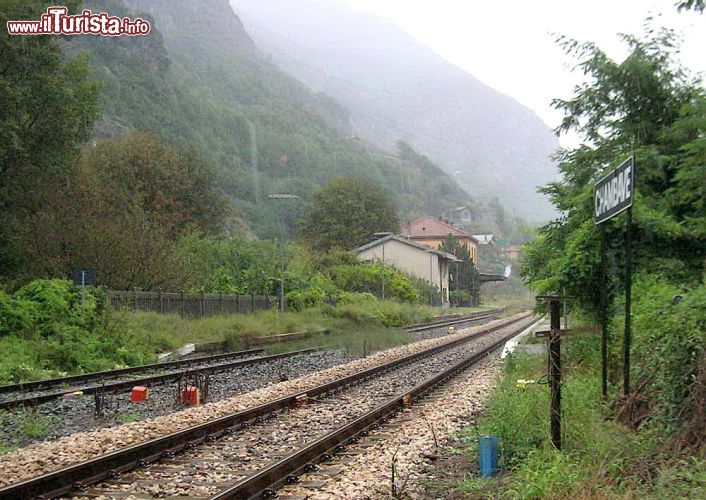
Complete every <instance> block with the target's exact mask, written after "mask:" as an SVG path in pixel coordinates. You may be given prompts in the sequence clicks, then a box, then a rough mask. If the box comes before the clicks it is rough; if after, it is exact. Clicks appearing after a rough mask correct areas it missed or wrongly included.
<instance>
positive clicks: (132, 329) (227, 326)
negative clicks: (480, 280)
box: [116, 301, 435, 355]
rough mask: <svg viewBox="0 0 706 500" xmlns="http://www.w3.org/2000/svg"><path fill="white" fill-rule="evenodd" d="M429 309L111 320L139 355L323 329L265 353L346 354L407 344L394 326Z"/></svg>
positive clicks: (377, 305)
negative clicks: (319, 350)
mask: <svg viewBox="0 0 706 500" xmlns="http://www.w3.org/2000/svg"><path fill="white" fill-rule="evenodd" d="M434 314H435V310H434V309H432V308H429V307H425V306H418V305H412V304H402V303H398V302H392V301H385V302H374V303H366V304H348V305H341V306H321V307H317V308H312V309H306V310H304V311H301V312H286V313H284V314H280V313H278V312H277V311H259V312H257V313H255V314H249V315H245V314H232V315H226V316H214V317H211V318H203V319H193V320H183V319H181V318H180V317H179V316H176V315H161V314H154V313H125V314H123V315H121V316H120V317H118V318H117V319H116V321H117V325H118V327H119V328H120V329H121V331H123V332H124V333H125V335H126V336H127V338H128V341H129V344H130V345H132V346H135V348H137V349H139V350H141V351H152V352H156V351H167V350H171V349H174V348H176V347H179V346H181V345H183V344H185V343H189V342H220V341H225V342H227V345H228V346H229V347H230V348H231V349H244V348H247V347H248V346H249V345H250V344H251V343H252V342H253V340H254V339H255V338H256V337H260V336H265V335H274V334H278V333H292V332H305V331H308V332H311V331H320V330H326V331H327V333H325V334H323V333H317V334H314V335H312V336H311V337H309V338H306V339H303V340H300V341H295V342H288V343H284V344H273V345H271V346H269V347H268V351H270V352H281V351H284V350H292V349H301V348H306V347H329V348H339V349H343V350H345V351H347V352H348V353H350V354H352V355H362V354H365V353H367V352H371V351H376V350H380V349H385V348H388V347H392V346H395V345H400V344H404V343H407V342H410V341H411V337H410V336H409V335H407V334H406V333H404V332H402V331H401V330H400V329H399V328H398V327H399V326H403V325H406V324H412V323H418V322H424V321H429V320H430V319H431V318H432V317H433V316H434Z"/></svg>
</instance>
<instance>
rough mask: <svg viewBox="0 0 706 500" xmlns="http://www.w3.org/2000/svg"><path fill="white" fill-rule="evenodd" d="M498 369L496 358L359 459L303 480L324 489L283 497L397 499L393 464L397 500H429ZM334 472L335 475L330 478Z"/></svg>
mask: <svg viewBox="0 0 706 500" xmlns="http://www.w3.org/2000/svg"><path fill="white" fill-rule="evenodd" d="M499 367H500V362H499V359H498V357H497V356H494V357H493V358H489V359H486V360H485V361H483V362H481V364H479V365H477V366H476V367H474V368H471V369H470V370H469V371H467V372H465V373H464V374H463V375H462V376H461V377H459V378H457V379H455V380H454V381H453V384H450V385H449V386H447V387H446V388H444V389H442V390H441V391H437V392H435V393H434V394H433V396H432V399H430V400H426V401H423V402H422V403H421V404H420V405H418V406H414V407H412V408H410V409H408V410H404V411H402V412H400V413H399V414H398V415H397V416H396V417H395V418H393V419H391V420H390V421H389V422H388V423H387V424H386V425H384V426H382V427H381V428H379V429H378V430H376V431H374V432H371V433H370V435H369V436H368V437H366V438H365V439H363V440H361V442H360V443H359V444H358V445H354V446H352V447H350V448H349V450H348V451H349V452H354V453H356V452H357V453H359V454H356V455H351V454H349V455H347V456H346V457H344V459H341V458H336V459H335V460H334V461H333V462H330V463H329V464H327V465H322V467H321V468H320V470H319V471H317V472H315V473H311V474H306V475H305V476H304V477H302V478H301V480H302V482H303V483H304V484H306V483H307V482H309V481H325V484H324V485H323V486H322V487H321V488H319V489H314V490H311V489H307V488H304V487H302V486H300V485H293V486H286V487H285V488H283V489H282V490H281V491H280V495H281V496H282V498H287V497H289V496H290V495H291V496H297V495H308V498H311V499H316V500H324V499H326V500H329V499H339V498H346V499H351V500H362V499H371V498H393V496H392V482H391V470H392V465H393V463H394V466H395V471H396V481H395V483H396V488H397V489H396V494H397V497H396V498H412V499H424V498H429V496H428V492H427V489H426V485H427V483H428V482H429V481H431V480H433V479H434V473H435V472H434V468H433V461H434V460H435V459H436V457H437V456H438V454H439V450H440V449H443V447H444V446H445V445H446V444H447V443H448V442H449V441H450V440H451V439H452V436H453V435H454V434H455V433H456V432H458V431H459V430H460V429H462V428H464V427H467V426H469V425H471V424H472V423H473V422H474V421H475V418H476V415H478V414H479V413H480V412H481V411H482V409H483V407H484V404H485V401H486V400H487V398H488V396H489V394H490V392H491V390H492V388H493V387H494V383H495V381H496V379H497V376H498V374H499ZM437 443H438V447H437ZM333 471H335V474H329V473H330V472H333Z"/></svg>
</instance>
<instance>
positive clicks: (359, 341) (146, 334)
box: [0, 301, 479, 384]
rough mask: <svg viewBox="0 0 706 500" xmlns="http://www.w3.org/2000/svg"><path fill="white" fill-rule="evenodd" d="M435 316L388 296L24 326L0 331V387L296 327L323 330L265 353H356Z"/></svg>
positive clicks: (234, 345) (244, 342) (386, 343)
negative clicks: (251, 310) (289, 307)
mask: <svg viewBox="0 0 706 500" xmlns="http://www.w3.org/2000/svg"><path fill="white" fill-rule="evenodd" d="M75 307H79V306H75ZM474 310H479V309H474ZM471 311H472V310H471V309H469V310H464V311H463V312H464V313H465V312H471ZM451 312H453V311H451ZM438 314H440V310H439V309H434V308H431V307H427V306H422V305H415V304H406V303H399V302H394V301H383V302H378V301H365V302H361V303H354V304H342V305H337V306H330V305H325V306H321V307H317V308H312V309H307V310H304V311H301V312H287V313H284V314H279V313H278V312H276V311H260V312H257V313H255V314H250V315H245V314H233V315H224V316H214V317H209V318H203V319H190V320H185V319H182V318H180V317H179V316H178V315H160V314H154V313H132V312H124V313H106V315H105V317H103V318H101V320H100V321H94V322H92V323H89V322H85V323H86V324H85V325H83V324H82V329H71V328H68V327H64V326H63V325H62V326H61V328H59V327H55V328H53V329H52V330H49V331H41V330H39V329H26V330H25V331H23V332H18V333H11V334H10V335H6V336H4V337H3V336H0V352H3V356H2V357H0V384H3V383H13V382H19V381H26V380H37V379H42V378H48V377H56V376H63V375H67V374H74V373H83V372H90V371H98V370H106V369H111V368H119V367H123V366H131V365H138V364H143V363H150V362H153V361H154V359H155V356H156V354H157V353H160V352H165V351H171V350H174V349H176V348H178V347H181V346H182V345H184V344H187V343H192V342H194V343H202V342H221V341H226V342H227V343H228V345H229V347H230V348H231V349H242V348H247V347H248V346H249V345H250V343H251V341H252V339H254V338H255V337H259V336H265V335H272V334H277V333H290V332H300V331H315V330H327V331H328V332H329V333H327V334H317V335H313V336H312V337H310V338H307V339H304V340H301V341H298V342H292V343H286V344H278V345H273V346H271V347H269V348H268V350H269V351H270V352H280V351H283V350H292V349H300V348H305V347H329V348H338V349H343V350H345V351H346V352H348V353H349V354H351V355H355V356H360V355H364V354H366V353H370V352H373V351H376V350H380V349H385V348H388V347H392V346H395V345H400V344H404V343H407V342H410V341H411V340H412V339H411V337H410V336H409V335H407V334H406V333H404V332H402V331H401V330H400V329H399V327H400V326H404V325H409V324H414V323H420V322H426V321H430V320H432V319H433V317H434V316H436V315H438ZM92 324H94V325H95V326H94V327H91V326H90V325H92ZM91 328H93V329H91Z"/></svg>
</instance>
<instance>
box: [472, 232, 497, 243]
mask: <svg viewBox="0 0 706 500" xmlns="http://www.w3.org/2000/svg"><path fill="white" fill-rule="evenodd" d="M473 237H474V238H475V239H476V240H478V243H480V244H481V245H487V244H489V243H491V242H492V241H493V238H494V237H495V235H494V234H492V233H490V234H474V235H473Z"/></svg>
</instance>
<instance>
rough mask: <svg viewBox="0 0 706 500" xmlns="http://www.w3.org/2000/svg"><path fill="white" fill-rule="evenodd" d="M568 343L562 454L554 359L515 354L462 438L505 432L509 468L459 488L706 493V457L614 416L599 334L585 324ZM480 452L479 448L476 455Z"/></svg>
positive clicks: (551, 493)
mask: <svg viewBox="0 0 706 500" xmlns="http://www.w3.org/2000/svg"><path fill="white" fill-rule="evenodd" d="M563 347H564V348H565V349H564V352H565V353H564V355H563V359H562V364H563V369H564V384H563V388H562V410H563V419H562V421H563V429H562V431H563V434H562V441H563V443H562V444H563V450H562V452H561V453H560V452H557V451H556V450H555V449H554V448H553V447H552V446H551V444H550V439H549V422H548V421H549V415H548V413H549V412H548V409H549V389H548V386H547V385H546V384H544V383H542V382H544V381H545V380H544V379H545V372H546V357H545V355H542V356H537V355H535V356H531V355H528V354H522V353H518V354H515V355H513V356H512V357H511V358H509V359H508V361H507V363H506V364H505V368H504V370H505V371H504V374H503V377H502V380H501V382H500V383H499V386H498V387H497V389H496V390H495V391H494V393H493V395H492V397H491V399H490V401H489V404H488V410H487V413H486V415H485V416H484V417H483V418H482V420H481V421H480V422H479V423H478V426H477V428H470V429H467V430H465V431H464V432H463V433H462V436H461V440H462V441H465V442H467V443H477V436H478V435H479V434H492V435H496V436H498V437H499V439H500V443H501V446H500V448H501V468H502V471H503V472H502V473H501V474H500V476H499V477H498V478H496V479H490V480H483V479H480V478H477V477H476V478H471V479H468V480H466V481H463V482H461V483H459V484H458V489H459V490H460V491H461V492H463V493H466V494H467V495H468V496H469V497H471V498H513V499H514V498H523V499H525V498H569V497H579V498H616V497H619V498H703V492H704V488H706V461H705V460H704V457H700V458H699V457H691V458H684V457H682V458H678V457H670V456H665V455H663V454H660V453H659V450H660V445H661V443H662V442H663V436H660V435H658V433H656V432H652V431H651V430H650V429H648V428H645V429H642V430H640V431H639V432H638V431H632V430H630V429H628V428H626V427H624V426H622V425H620V424H618V423H616V422H615V421H613V420H612V419H611V417H612V415H611V410H610V407H609V406H608V405H604V404H602V403H601V400H600V378H599V366H600V364H599V361H598V360H599V357H598V352H599V351H598V339H597V336H596V335H595V334H593V333H589V332H588V331H583V332H581V330H580V329H579V332H578V333H577V334H575V335H574V336H572V337H571V338H570V339H568V340H567V341H566V342H564V346H563ZM518 380H534V381H538V382H539V383H537V384H530V385H526V386H524V385H521V384H519V385H518V384H517V381H518ZM476 457H477V449H476V448H474V447H471V448H470V451H469V460H476Z"/></svg>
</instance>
